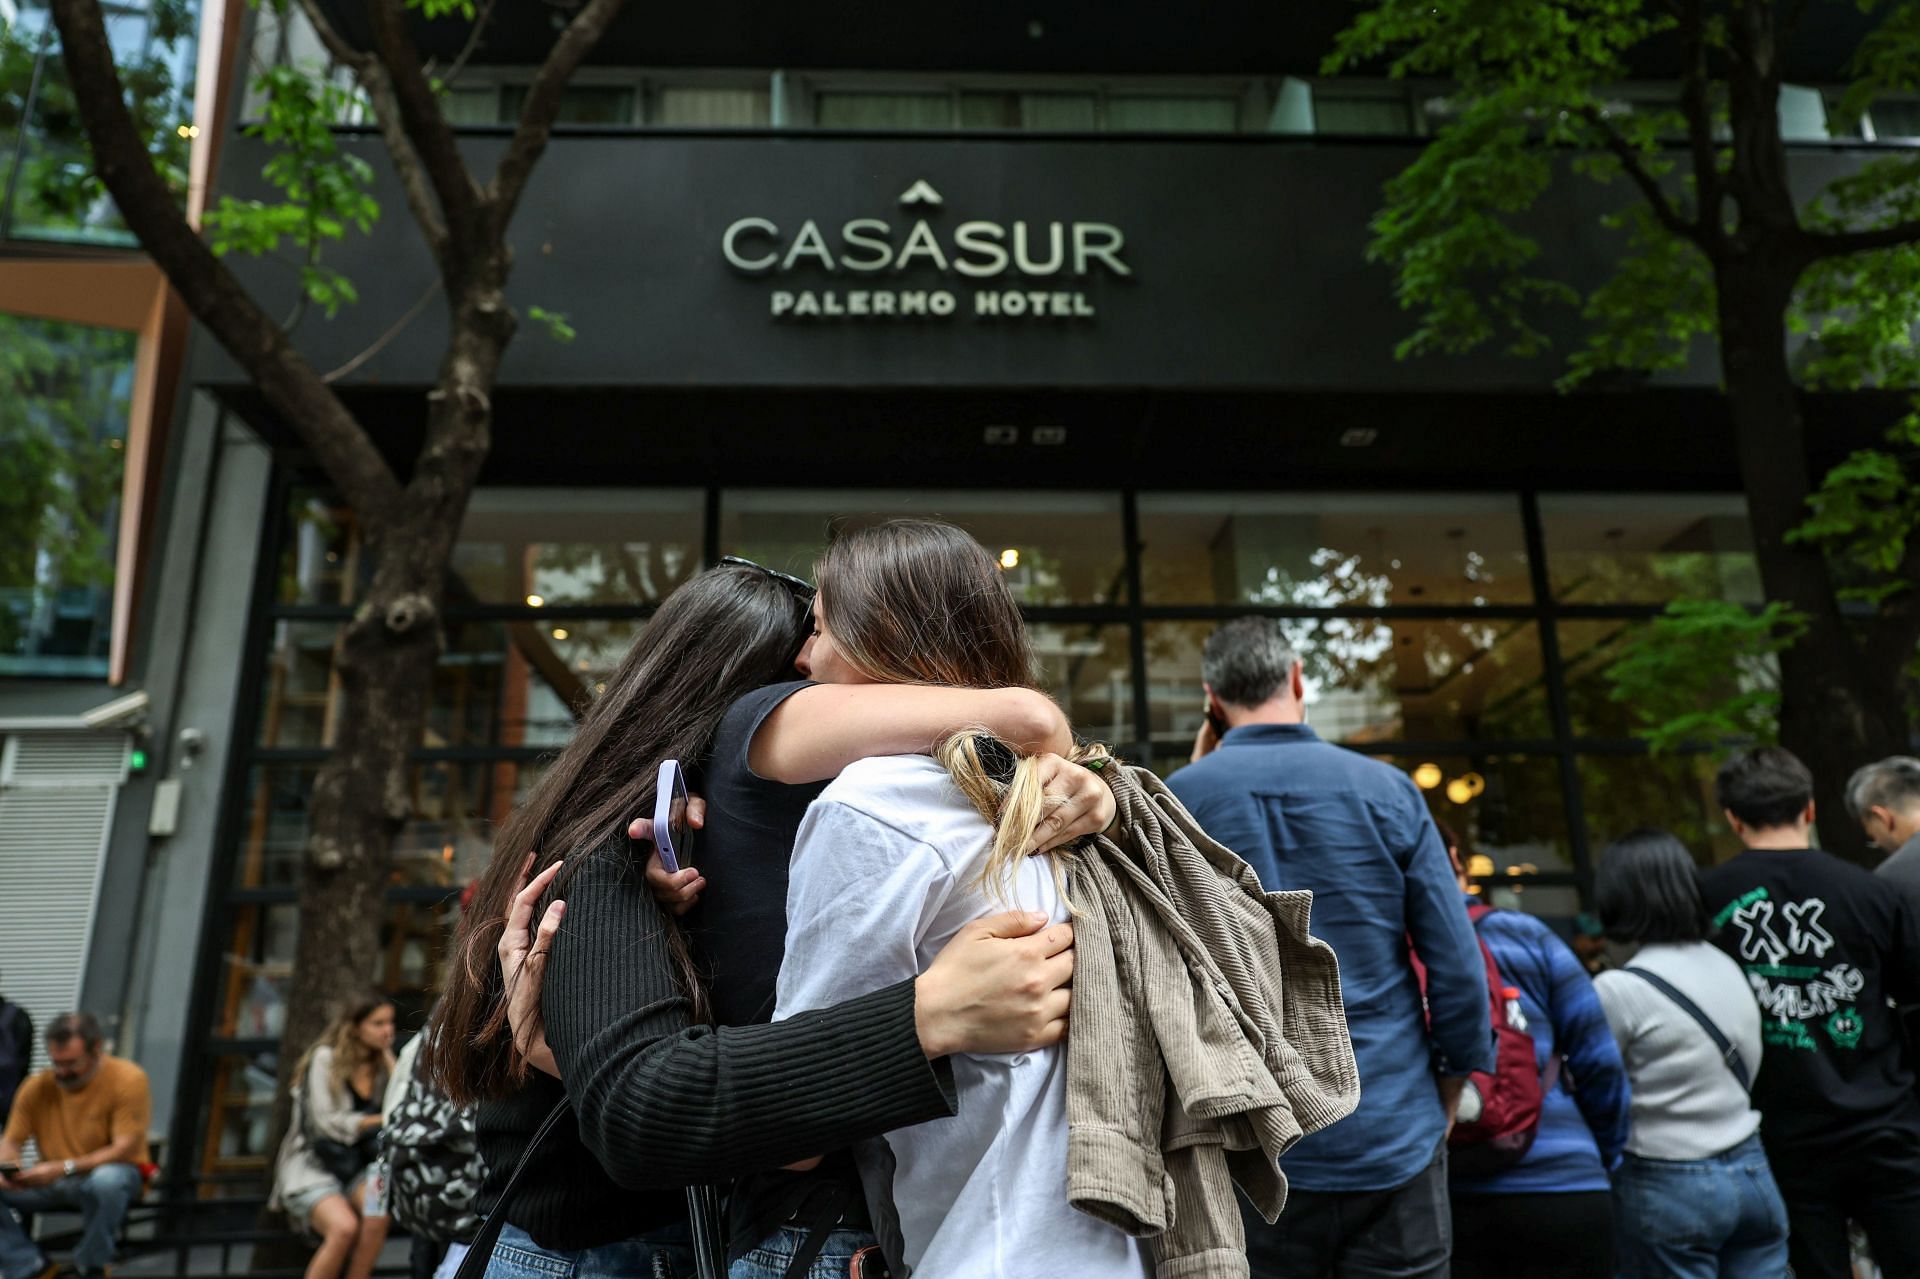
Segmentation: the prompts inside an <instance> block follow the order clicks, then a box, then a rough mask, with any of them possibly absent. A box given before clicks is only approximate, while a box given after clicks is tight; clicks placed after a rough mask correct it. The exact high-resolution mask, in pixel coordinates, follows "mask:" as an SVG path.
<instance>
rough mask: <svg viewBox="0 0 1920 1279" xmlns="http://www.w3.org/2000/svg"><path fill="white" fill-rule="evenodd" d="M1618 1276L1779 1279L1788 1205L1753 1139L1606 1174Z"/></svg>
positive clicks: (1632, 1162)
mask: <svg viewBox="0 0 1920 1279" xmlns="http://www.w3.org/2000/svg"><path fill="white" fill-rule="evenodd" d="M1613 1209H1614V1212H1613V1220H1614V1232H1615V1234H1614V1238H1615V1247H1616V1253H1615V1258H1616V1265H1617V1267H1618V1272H1619V1274H1620V1276H1621V1279H1643V1277H1644V1279H1667V1276H1677V1277H1678V1279H1779V1277H1780V1276H1781V1275H1784V1274H1786V1273H1787V1207H1786V1204H1785V1203H1783V1202H1782V1201H1781V1199H1780V1191H1779V1190H1778V1189H1777V1188H1776V1187H1775V1186H1774V1184H1773V1172H1772V1171H1771V1170H1770V1169H1769V1168H1768V1167H1767V1156H1766V1153H1765V1152H1764V1151H1763V1150H1761V1148H1760V1139H1759V1138H1758V1137H1749V1138H1748V1139H1747V1140H1745V1141H1743V1142H1741V1143H1740V1144H1739V1145H1737V1146H1735V1147H1734V1148H1733V1149H1731V1150H1727V1151H1722V1152H1721V1153H1720V1154H1717V1155H1714V1156H1712V1157H1711V1158H1708V1159H1674V1160H1669V1159H1642V1158H1640V1157H1639V1156H1637V1155H1628V1156H1626V1158H1625V1159H1624V1160H1622V1161H1621V1164H1620V1168H1619V1170H1618V1171H1617V1172H1615V1173H1614V1175H1613Z"/></svg>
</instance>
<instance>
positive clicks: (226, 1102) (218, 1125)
mask: <svg viewBox="0 0 1920 1279" xmlns="http://www.w3.org/2000/svg"><path fill="white" fill-rule="evenodd" d="M278 1065H279V1056H278V1054H276V1053H273V1052H262V1053H251V1054H239V1053H227V1054H224V1055H222V1056H219V1057H216V1058H214V1061H213V1087H212V1089H211V1095H210V1096H209V1098H208V1103H209V1114H208V1125H207V1126H208V1131H209V1136H210V1140H209V1141H208V1142H207V1143H206V1146H205V1148H204V1153H203V1154H202V1156H201V1161H200V1175H201V1176H203V1177H209V1176H217V1175H219V1174H222V1173H227V1174H232V1173H248V1172H259V1173H264V1172H265V1171H266V1168H267V1162H268V1156H269V1155H270V1154H271V1153H272V1152H271V1151H270V1150H268V1149H267V1141H268V1130H269V1128H270V1126H271V1122H272V1119H273V1097H274V1076H275V1073H276V1071H277V1069H278Z"/></svg>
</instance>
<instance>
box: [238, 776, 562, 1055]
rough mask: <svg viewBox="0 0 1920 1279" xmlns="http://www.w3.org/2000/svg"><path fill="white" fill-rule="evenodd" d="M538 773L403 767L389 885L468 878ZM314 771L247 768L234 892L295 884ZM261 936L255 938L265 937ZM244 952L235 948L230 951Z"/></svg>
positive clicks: (456, 883)
mask: <svg viewBox="0 0 1920 1279" xmlns="http://www.w3.org/2000/svg"><path fill="white" fill-rule="evenodd" d="M544 768H545V765H544V764H537V763H519V762H515V761H512V760H486V761H472V762H469V761H464V760H462V761H449V760H436V761H433V762H429V763H417V764H413V765H411V766H410V767H409V769H408V789H407V800H408V805H409V808H410V815H409V816H408V818H407V822H406V824H405V825H404V826H402V827H401V828H400V833H399V835H397V836H396V837H395V838H394V842H393V874H392V880H391V882H393V883H394V884H411V885H422V884H426V885H432V886H434V887H438V888H449V889H452V888H458V887H461V886H462V885H464V884H466V883H468V882H469V881H471V880H472V879H474V878H475V877H476V876H477V875H479V873H480V871H481V870H482V869H483V868H484V867H485V865H486V862H487V858H488V857H490V856H492V853H493V838H494V835H495V833H496V832H498V830H499V829H500V826H501V825H502V824H503V823H504V822H505V821H506V819H507V818H508V816H510V815H511V814H512V812H513V809H514V806H515V805H516V804H518V803H519V802H520V801H521V800H523V799H525V798H526V795H527V792H528V791H529V790H530V789H531V788H532V786H533V784H534V783H535V782H536V781H538V780H539V777H540V774H541V772H542V770H543V769H544ZM319 772H320V765H319V764H309V763H300V764H293V763H277V764H259V765H256V766H255V767H254V768H253V769H252V770H251V772H250V773H249V775H248V778H247V795H246V800H245V806H244V808H243V810H242V817H241V820H242V823H243V824H242V827H241V843H240V856H239V859H238V861H237V862H236V863H235V866H234V879H233V886H234V887H235V888H294V887H297V886H298V885H299V883H300V865H301V859H302V858H303V857H304V856H305V852H306V845H307V834H308V829H309V827H308V823H309V820H310V818H311V815H312V811H313V810H312V795H313V782H314V778H315V777H316V776H318V775H319ZM287 922H288V923H289V925H291V922H292V921H287ZM268 932H271V930H268ZM268 932H263V933H262V934H261V936H262V937H263V938H265V937H267V936H268ZM272 935H273V936H276V937H277V936H279V934H278V933H273V934H272ZM287 936H288V937H290V936H291V932H290V928H289V930H288V932H287ZM262 944H263V945H265V944H266V943H265V942H264V941H263V942H262ZM286 945H287V950H286V952H285V958H286V959H287V961H288V962H291V960H292V956H293V951H292V949H291V947H292V942H291V940H288V941H287V942H286ZM249 953H250V952H249V951H248V950H247V948H246V947H245V946H241V945H239V944H237V943H236V946H235V948H234V950H233V951H232V952H231V954H233V955H245V954H249ZM261 953H262V954H263V955H265V954H267V953H268V952H266V951H262V952H261ZM272 953H278V952H272ZM259 962H265V960H264V959H262V960H260V961H259ZM236 1033H239V1032H236Z"/></svg>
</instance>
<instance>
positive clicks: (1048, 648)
mask: <svg viewBox="0 0 1920 1279" xmlns="http://www.w3.org/2000/svg"><path fill="white" fill-rule="evenodd" d="M1029 629H1030V630H1031V632H1032V634H1033V648H1034V652H1035V653H1036V654H1037V655H1038V656H1039V658H1040V686H1041V687H1042V688H1044V689H1046V691H1047V692H1048V693H1050V694H1052V695H1053V699H1054V700H1055V701H1057V702H1059V703H1060V708H1061V709H1062V710H1064V711H1065V712H1066V713H1067V718H1068V719H1069V720H1071V721H1072V722H1073V730H1074V732H1076V733H1078V734H1079V735H1080V736H1081V737H1083V738H1086V739H1088V740H1090V741H1099V742H1105V743H1106V744H1107V745H1108V746H1110V747H1112V748H1113V749H1115V750H1125V749H1126V747H1127V746H1128V745H1129V744H1131V743H1132V741H1133V732H1134V728H1133V664H1132V662H1130V661H1129V660H1128V657H1127V628H1126V627H1124V626H1067V625H1058V624H1052V623H1037V624H1035V625H1033V626H1031V627H1030V628H1029Z"/></svg>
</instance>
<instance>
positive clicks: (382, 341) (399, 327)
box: [321, 276, 442, 383]
mask: <svg viewBox="0 0 1920 1279" xmlns="http://www.w3.org/2000/svg"><path fill="white" fill-rule="evenodd" d="M441 287H442V286H441V282H440V278H439V277H438V276H435V277H434V279H433V282H432V283H431V284H429V285H427V287H426V288H425V289H424V290H422V291H421V294H420V296H419V298H418V299H416V300H415V301H414V304H413V305H412V306H410V307H408V308H407V309H406V312H405V313H404V314H402V315H401V317H400V318H399V319H397V320H395V321H394V322H393V324H392V326H391V327H390V328H388V329H387V331H386V332H385V333H382V334H381V335H380V336H379V337H377V338H375V339H374V340H373V341H371V342H369V343H368V344H367V347H366V349H365V350H363V351H361V352H360V354H358V355H356V356H354V357H353V358H352V359H350V360H348V361H347V362H346V363H345V364H342V365H341V366H340V367H339V368H337V369H333V370H332V371H330V372H328V373H325V374H322V375H321V380H322V381H323V382H329V383H331V382H338V381H339V380H340V379H341V378H343V377H345V376H347V375H348V374H349V373H351V372H353V371H354V370H355V369H357V368H359V367H360V366H361V365H362V364H365V363H366V362H367V361H368V360H371V359H372V358H373V357H374V356H376V355H378V354H380V352H382V351H384V350H386V349H387V347H388V346H389V345H391V344H392V342H393V340H394V339H395V338H397V337H399V336H400V335H401V334H402V333H404V332H406V329H407V326H408V325H409V324H412V323H413V322H414V321H415V320H417V319H419V318H420V313H421V312H422V311H424V310H426V309H427V303H429V302H431V301H433V295H434V294H436V293H438V292H439V291H440V289H441Z"/></svg>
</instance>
